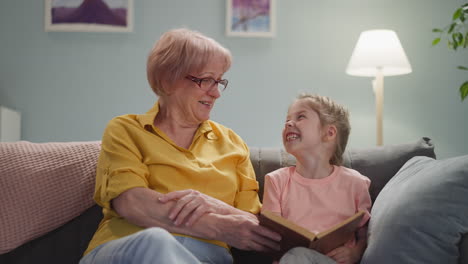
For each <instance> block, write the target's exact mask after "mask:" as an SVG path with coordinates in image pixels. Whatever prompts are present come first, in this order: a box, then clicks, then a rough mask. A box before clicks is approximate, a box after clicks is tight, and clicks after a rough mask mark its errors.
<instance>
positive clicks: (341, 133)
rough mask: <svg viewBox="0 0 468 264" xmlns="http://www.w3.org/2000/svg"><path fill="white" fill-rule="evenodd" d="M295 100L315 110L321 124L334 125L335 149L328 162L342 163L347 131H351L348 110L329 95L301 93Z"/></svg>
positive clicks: (347, 136) (347, 135) (346, 142)
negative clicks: (301, 101)
mask: <svg viewBox="0 0 468 264" xmlns="http://www.w3.org/2000/svg"><path fill="white" fill-rule="evenodd" d="M296 100H297V101H298V100H304V101H305V102H307V105H308V106H309V107H310V108H312V109H313V110H314V111H315V112H317V114H318V116H319V119H320V123H321V125H322V126H326V125H334V126H335V127H336V130H337V131H336V132H337V137H336V145H335V151H334V153H333V155H332V157H331V158H330V164H333V165H342V164H343V153H344V151H345V149H346V145H347V144H348V138H349V133H350V132H351V125H350V123H349V112H348V110H347V109H346V108H345V107H344V106H342V105H340V104H338V103H336V102H334V101H333V100H332V99H330V98H329V97H326V96H321V95H316V94H307V93H302V94H300V95H299V96H298V97H297V99H296Z"/></svg>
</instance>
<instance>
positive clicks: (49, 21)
mask: <svg viewBox="0 0 468 264" xmlns="http://www.w3.org/2000/svg"><path fill="white" fill-rule="evenodd" d="M45 31H78V32H89V31H96V32H132V31H133V0H45Z"/></svg>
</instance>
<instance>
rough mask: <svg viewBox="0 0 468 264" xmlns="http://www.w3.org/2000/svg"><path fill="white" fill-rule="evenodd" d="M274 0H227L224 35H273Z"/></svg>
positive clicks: (274, 21) (274, 24)
mask: <svg viewBox="0 0 468 264" xmlns="http://www.w3.org/2000/svg"><path fill="white" fill-rule="evenodd" d="M275 9H276V0H227V4H226V35H228V36H239V37H274V36H275V30H276V15H275V12H276V11H275Z"/></svg>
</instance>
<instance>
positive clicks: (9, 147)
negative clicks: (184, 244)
mask: <svg viewBox="0 0 468 264" xmlns="http://www.w3.org/2000/svg"><path fill="white" fill-rule="evenodd" d="M99 151H100V142H99V141H93V142H66V143H60V142H53V143H31V142H27V141H20V142H12V143H0V206H1V207H0V254H3V253H6V252H9V251H11V250H13V249H15V248H17V247H18V246H21V245H22V244H24V243H26V242H28V241H30V240H32V239H34V238H37V237H40V236H42V235H44V234H46V233H47V232H49V231H52V230H54V229H55V228H57V227H60V226H61V225H63V224H64V223H66V222H68V221H70V220H72V219H73V218H75V217H76V216H78V215H80V214H81V213H83V212H84V211H85V210H86V209H88V208H90V207H91V206H93V204H94V201H93V193H94V182H95V175H96V162H97V158H98V156H99Z"/></svg>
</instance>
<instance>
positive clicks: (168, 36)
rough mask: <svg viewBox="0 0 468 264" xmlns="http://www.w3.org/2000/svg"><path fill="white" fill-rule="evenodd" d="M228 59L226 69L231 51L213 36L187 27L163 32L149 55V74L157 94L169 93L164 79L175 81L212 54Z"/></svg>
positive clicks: (200, 65)
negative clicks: (164, 85) (164, 84)
mask: <svg viewBox="0 0 468 264" xmlns="http://www.w3.org/2000/svg"><path fill="white" fill-rule="evenodd" d="M217 56H221V57H223V58H224V60H225V61H226V63H225V66H224V72H226V71H227V70H228V69H229V68H230V67H231V61H232V56H231V52H229V50H227V49H226V48H224V47H223V46H221V44H219V43H218V42H216V41H215V40H214V39H212V38H209V37H207V36H205V35H203V34H201V33H200V32H196V31H192V30H189V29H186V28H180V29H174V30H171V31H168V32H166V33H164V34H163V35H162V36H161V38H160V39H159V40H158V41H157V42H156V44H155V45H154V47H153V48H152V49H151V52H150V54H149V55H148V60H147V63H146V74H147V78H148V82H149V84H150V86H151V89H153V91H154V92H155V93H156V94H157V95H164V94H168V92H170V91H167V89H168V88H167V87H163V83H167V84H169V85H170V84H172V83H174V81H176V80H178V79H181V78H184V77H185V75H187V74H189V73H190V72H193V71H196V70H200V69H202V68H203V67H204V66H205V65H206V64H207V63H208V61H209V60H210V59H211V58H212V57H217Z"/></svg>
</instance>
